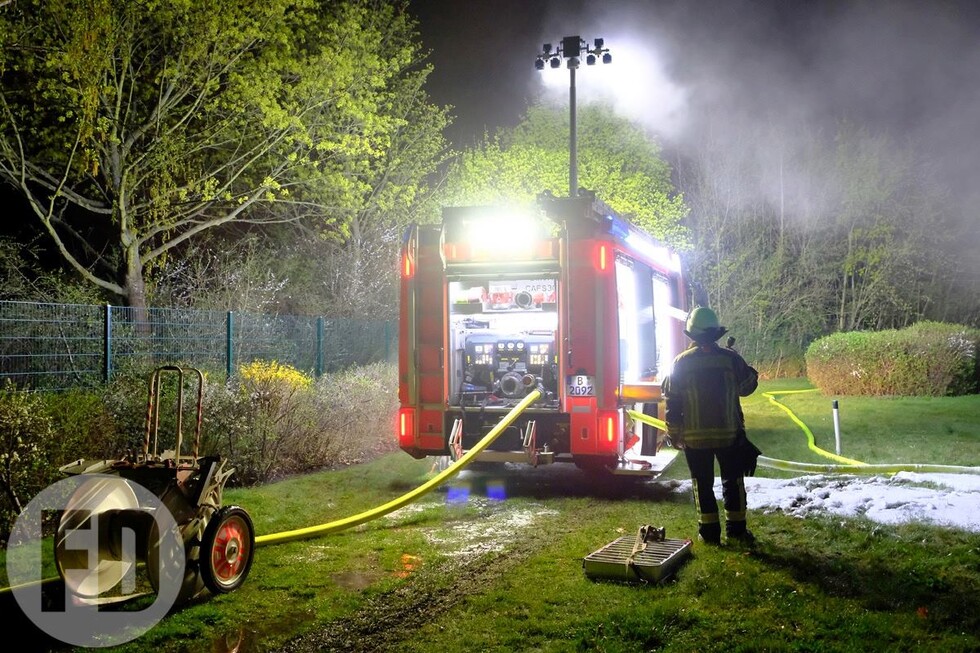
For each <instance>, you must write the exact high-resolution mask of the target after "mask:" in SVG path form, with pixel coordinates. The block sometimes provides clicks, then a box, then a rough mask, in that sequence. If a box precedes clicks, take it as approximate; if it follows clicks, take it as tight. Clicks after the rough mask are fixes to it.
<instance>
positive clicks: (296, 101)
mask: <svg viewBox="0 0 980 653" xmlns="http://www.w3.org/2000/svg"><path fill="white" fill-rule="evenodd" d="M0 34H3V36H4V39H3V42H2V54H0V82H2V87H0V88H2V102H0V177H2V178H3V179H4V180H5V181H7V182H8V183H11V184H13V185H14V186H15V187H16V188H18V190H19V191H20V192H21V193H22V194H23V195H24V196H25V198H26V199H27V201H28V202H29V204H30V207H31V210H32V213H33V215H34V217H35V218H37V220H38V222H37V227H38V228H39V230H40V231H41V232H43V233H44V234H45V235H46V236H47V237H49V238H50V239H51V241H52V242H53V243H54V245H55V246H56V248H57V251H58V252H59V253H60V254H61V256H62V257H63V258H64V260H65V261H67V263H68V264H70V265H71V267H72V268H74V270H75V271H76V272H77V273H78V274H79V275H80V276H81V277H83V278H84V279H86V280H87V282H89V283H91V284H94V285H96V286H98V287H100V288H101V289H103V290H105V291H107V292H109V293H113V294H115V295H119V296H122V297H125V298H126V301H127V302H128V303H129V304H130V305H134V306H143V305H144V302H145V293H146V292H147V288H146V285H147V282H148V281H151V280H152V275H153V273H154V272H155V270H156V269H157V268H158V267H159V266H161V265H163V264H164V263H165V260H166V257H167V255H168V253H169V254H170V255H175V254H176V255H179V253H180V249H181V247H182V246H183V245H184V243H185V242H187V241H188V240H192V239H194V238H197V237H198V236H199V235H200V234H201V233H203V232H205V231H207V230H210V229H217V228H226V227H228V226H232V225H233V224H262V225H278V224H283V223H290V222H292V223H302V224H303V225H304V227H305V228H306V229H307V230H308V231H307V235H309V233H311V232H312V233H314V234H316V235H317V237H319V238H322V239H325V240H332V241H336V242H343V241H345V240H346V239H347V238H348V237H349V236H350V235H351V234H352V225H353V221H354V220H355V218H360V219H362V220H368V221H369V220H371V219H373V218H374V217H376V216H378V215H381V214H384V213H388V212H393V213H395V214H401V215H404V213H406V212H407V208H406V207H408V206H410V205H411V203H412V202H413V201H414V200H415V199H416V198H417V197H418V196H419V195H420V194H422V193H423V192H424V179H425V175H426V174H428V173H429V172H430V171H431V170H433V169H434V166H435V165H436V164H437V162H438V158H439V156H441V155H440V152H441V151H442V149H443V147H444V146H443V141H442V136H441V129H442V128H443V127H444V126H445V124H446V123H447V121H448V117H447V114H446V111H445V109H442V108H439V107H435V106H433V105H431V103H430V102H429V101H428V99H427V96H426V94H425V93H424V91H423V90H422V85H423V83H424V81H425V79H426V77H427V76H428V74H429V72H430V68H429V67H428V66H425V65H424V64H423V62H422V59H423V54H422V53H421V51H420V48H419V45H418V43H417V34H416V32H415V26H414V23H413V22H412V19H411V18H410V17H409V16H408V14H407V11H406V4H405V3H404V2H397V3H390V2H383V1H381V0H346V1H344V2H331V3H318V2H312V1H310V0H272V1H271V2H266V3H262V4H260V5H255V4H247V3H241V2H238V1H237V0H221V1H220V2H212V3H207V4H198V3H187V2H179V3H167V2H149V3H137V4H134V3H128V2H115V1H113V0H67V1H66V2H18V3H13V5H12V6H10V7H5V8H4V11H3V12H0ZM49 195H51V199H50V201H49V199H48V196H49ZM226 233H227V232H226ZM99 234H102V235H101V236H100V235H99ZM105 234H113V235H114V236H111V237H109V240H108V241H106V242H104V241H103V240H102V239H103V238H106V236H105ZM113 238H114V240H113Z"/></svg>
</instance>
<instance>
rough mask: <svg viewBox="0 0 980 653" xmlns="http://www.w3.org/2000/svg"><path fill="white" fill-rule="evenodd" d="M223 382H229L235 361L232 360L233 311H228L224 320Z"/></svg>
mask: <svg viewBox="0 0 980 653" xmlns="http://www.w3.org/2000/svg"><path fill="white" fill-rule="evenodd" d="M225 338H226V340H225V380H226V381H230V380H231V375H232V374H233V373H234V371H235V359H234V355H235V354H234V347H232V343H234V341H235V314H234V312H233V311H228V317H227V319H226V320H225Z"/></svg>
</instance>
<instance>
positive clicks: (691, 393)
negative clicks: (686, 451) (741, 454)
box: [662, 343, 759, 449]
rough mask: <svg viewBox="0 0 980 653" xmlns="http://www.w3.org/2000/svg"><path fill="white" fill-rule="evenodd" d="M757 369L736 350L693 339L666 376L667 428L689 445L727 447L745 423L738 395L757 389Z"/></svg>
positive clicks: (748, 393)
mask: <svg viewBox="0 0 980 653" xmlns="http://www.w3.org/2000/svg"><path fill="white" fill-rule="evenodd" d="M758 385H759V374H758V372H756V370H755V369H754V368H752V367H751V366H750V365H749V364H748V363H746V362H745V359H743V358H742V357H741V356H740V355H739V354H738V352H736V351H735V350H733V349H723V348H722V347H720V346H719V345H718V344H717V343H710V344H700V345H698V344H695V345H693V346H691V347H690V348H688V349H686V350H685V351H683V352H681V353H680V354H678V356H677V358H675V359H674V367H673V369H672V370H671V373H670V375H669V376H668V377H667V378H665V379H664V382H663V386H662V389H663V395H664V398H665V401H666V412H665V417H666V420H665V421H666V422H667V433H668V435H670V436H671V440H672V441H674V442H675V443H677V442H683V446H685V447H688V448H690V449H710V448H715V447H729V446H731V445H733V444H734V443H735V435H736V433H737V432H738V431H739V430H740V429H743V428H744V424H743V418H742V408H741V405H740V404H739V397H746V396H748V395H750V394H752V393H753V392H755V389H756V387H758Z"/></svg>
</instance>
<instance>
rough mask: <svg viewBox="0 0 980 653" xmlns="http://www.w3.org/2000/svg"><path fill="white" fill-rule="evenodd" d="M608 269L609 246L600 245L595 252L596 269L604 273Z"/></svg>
mask: <svg viewBox="0 0 980 653" xmlns="http://www.w3.org/2000/svg"><path fill="white" fill-rule="evenodd" d="M608 268H609V245H607V244H606V243H600V244H599V248H598V250H597V251H596V269H597V270H599V271H600V272H605V271H606V270H607V269H608Z"/></svg>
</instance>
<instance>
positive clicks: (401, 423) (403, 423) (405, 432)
mask: <svg viewBox="0 0 980 653" xmlns="http://www.w3.org/2000/svg"><path fill="white" fill-rule="evenodd" d="M398 441H399V443H400V444H403V445H411V444H412V443H414V442H415V409H414V408H400V409H398Z"/></svg>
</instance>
